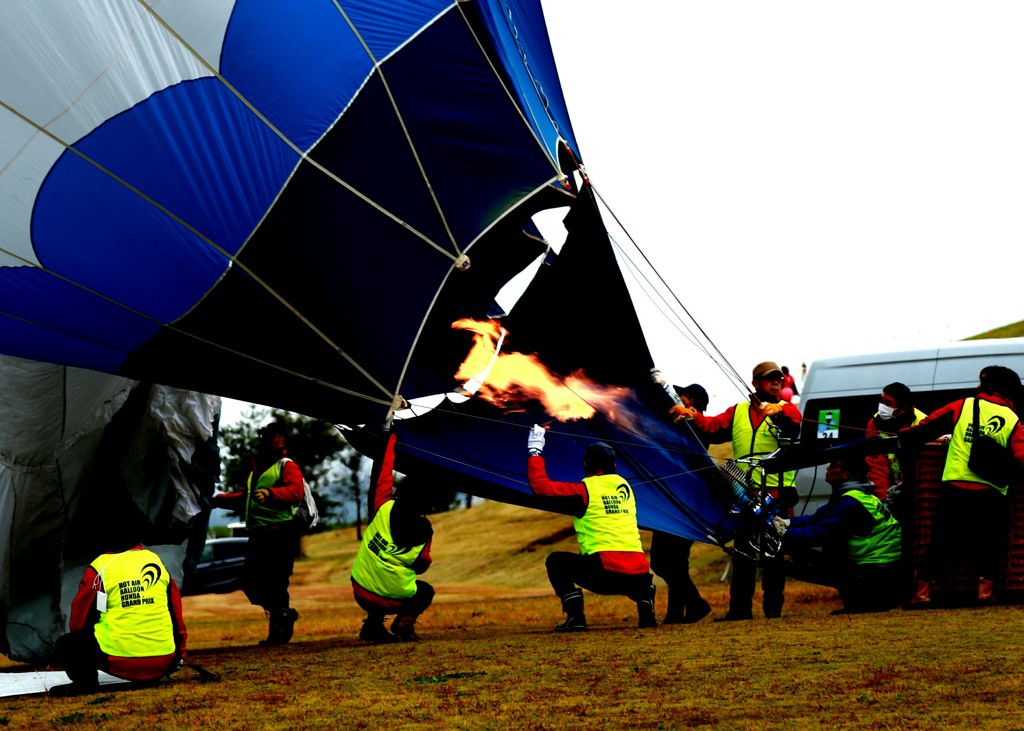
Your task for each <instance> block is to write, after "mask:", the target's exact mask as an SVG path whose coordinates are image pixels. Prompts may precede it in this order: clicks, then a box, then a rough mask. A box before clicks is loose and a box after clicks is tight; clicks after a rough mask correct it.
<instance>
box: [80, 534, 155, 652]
mask: <svg viewBox="0 0 1024 731" xmlns="http://www.w3.org/2000/svg"><path fill="white" fill-rule="evenodd" d="M90 566H92V568H93V570H94V571H95V572H96V573H97V574H99V577H100V579H101V581H102V582H103V591H105V592H106V594H107V611H105V612H100V613H99V621H98V622H96V627H95V633H96V642H97V643H98V644H99V646H100V649H101V650H102V651H103V652H104V653H105V654H107V655H114V656H115V657H161V656H163V655H170V654H172V653H173V652H174V650H175V647H174V625H173V623H172V621H171V612H170V609H169V608H168V604H167V589H168V587H169V586H170V583H171V577H170V574H168V573H167V569H166V568H165V567H164V564H163V562H162V561H161V560H160V557H159V556H157V555H156V554H155V553H153V552H152V551H148V550H145V549H142V550H138V551H125V552H124V553H108V554H104V555H103V556H100V557H99V558H97V559H96V560H95V561H93V562H92V563H91V564H90Z"/></svg>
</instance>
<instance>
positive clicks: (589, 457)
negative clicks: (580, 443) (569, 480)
mask: <svg viewBox="0 0 1024 731" xmlns="http://www.w3.org/2000/svg"><path fill="white" fill-rule="evenodd" d="M583 464H584V465H585V466H586V468H587V469H588V470H591V471H594V472H598V471H599V472H611V471H612V470H614V469H615V450H614V449H612V447H611V445H610V444H605V443H604V442H594V443H593V444H591V445H590V446H588V447H587V451H585V452H584V453H583Z"/></svg>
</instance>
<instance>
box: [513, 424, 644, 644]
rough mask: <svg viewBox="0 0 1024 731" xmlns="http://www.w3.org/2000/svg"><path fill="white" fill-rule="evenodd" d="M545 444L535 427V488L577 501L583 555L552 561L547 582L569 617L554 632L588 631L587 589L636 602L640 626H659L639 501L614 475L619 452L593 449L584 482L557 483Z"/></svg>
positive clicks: (530, 472) (531, 460)
mask: <svg viewBox="0 0 1024 731" xmlns="http://www.w3.org/2000/svg"><path fill="white" fill-rule="evenodd" d="M544 442H545V436H544V428H543V427H540V426H537V425H536V424H534V426H533V428H532V429H531V430H530V435H529V438H528V440H527V449H528V451H529V456H528V457H527V458H526V474H527V479H528V480H529V483H530V489H531V490H533V492H534V493H536V494H537V495H547V496H552V497H575V498H577V499H578V503H577V505H578V508H577V510H576V512H575V513H574V519H573V525H574V527H575V528H576V537H577V539H578V540H579V544H580V553H579V554H575V553H568V552H565V551H556V552H555V553H552V554H550V555H549V556H548V559H547V570H548V580H549V581H551V587H552V588H553V589H554V590H555V594H556V595H557V596H558V597H559V599H561V600H562V611H563V612H565V615H566V619H565V622H563V623H562V624H559V625H557V626H556V627H555V630H556V631H558V632H578V631H581V630H585V629H586V628H587V618H586V615H585V614H584V612H583V591H582V589H587V590H589V591H592V592H594V593H595V594H624V595H625V596H627V597H629V598H630V599H632V600H633V601H634V602H636V609H637V615H638V616H639V622H638V625H637V626H639V627H641V628H645V627H657V626H658V621H657V620H656V619H655V617H654V591H655V590H654V583H653V576H652V575H651V570H650V566H649V565H648V563H647V557H646V556H645V555H644V550H643V546H642V545H641V543H640V531H639V529H638V528H637V522H636V498H635V497H634V496H633V490H632V488H630V486H629V483H627V482H626V481H625V480H624V479H622V478H621V477H619V476H618V475H617V474H615V469H616V461H615V450H614V449H612V448H611V446H609V445H608V444H605V443H604V442H595V443H594V444H591V445H590V446H588V447H587V449H586V452H584V455H583V472H584V474H585V475H586V476H585V477H584V478H583V481H582V482H555V481H553V480H550V479H549V478H548V475H547V469H546V467H545V464H544V457H543V456H542V454H541V453H542V452H543V450H544ZM580 587H582V589H581V588H580Z"/></svg>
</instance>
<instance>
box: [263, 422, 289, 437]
mask: <svg viewBox="0 0 1024 731" xmlns="http://www.w3.org/2000/svg"><path fill="white" fill-rule="evenodd" d="M256 433H257V434H259V435H260V436H261V437H263V436H269V435H271V434H280V435H282V436H287V435H288V425H287V424H286V423H284V422H283V421H272V422H270V423H269V424H264V425H263V426H261V427H260V428H259V429H257V430H256Z"/></svg>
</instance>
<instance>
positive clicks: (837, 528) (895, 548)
mask: <svg viewBox="0 0 1024 731" xmlns="http://www.w3.org/2000/svg"><path fill="white" fill-rule="evenodd" d="M825 480H826V481H827V482H828V483H829V484H830V485H832V496H831V497H830V498H829V501H828V502H827V503H826V504H825V505H823V506H822V507H820V508H819V509H818V510H817V511H815V512H814V514H813V515H801V516H796V517H794V518H781V517H779V516H776V517H774V518H773V519H772V525H773V526H774V528H775V530H776V532H777V533H778V534H779V535H780V536H781V538H782V550H783V551H784V552H785V553H787V554H789V555H791V556H793V557H794V558H795V559H796V560H795V561H794V562H787V564H786V567H787V573H788V574H789V575H790V576H792V577H794V578H797V579H801V580H803V581H809V582H812V583H816V584H822V585H825V586H834V587H835V588H836V589H838V590H839V597H840V599H842V601H843V608H842V609H841V610H838V611H837V612H833V614H859V613H862V612H887V611H889V610H890V609H895V608H896V607H898V606H899V605H900V604H901V603H902V602H903V588H902V576H903V574H902V571H901V570H900V565H901V560H902V547H901V542H902V531H901V530H900V524H899V523H898V522H896V519H895V518H893V517H892V514H891V513H890V512H889V509H888V507H886V505H885V503H884V502H883V501H881V500H879V499H878V497H877V496H876V495H875V490H874V485H872V484H871V482H870V481H869V480H868V479H867V464H866V463H865V461H864V458H863V457H860V456H848V457H839V458H837V459H835V460H833V462H832V464H830V465H829V466H828V469H827V470H826V471H825ZM815 546H821V547H822V548H823V550H822V551H821V553H820V554H819V553H818V552H816V551H812V550H811V549H812V547H815Z"/></svg>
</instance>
